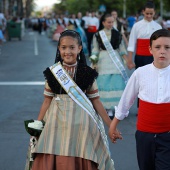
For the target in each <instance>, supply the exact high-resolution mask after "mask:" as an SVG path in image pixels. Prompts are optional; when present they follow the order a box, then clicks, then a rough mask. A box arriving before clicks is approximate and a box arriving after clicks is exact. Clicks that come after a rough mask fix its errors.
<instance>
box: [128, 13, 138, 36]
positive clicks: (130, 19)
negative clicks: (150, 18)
mask: <svg viewBox="0 0 170 170" xmlns="http://www.w3.org/2000/svg"><path fill="white" fill-rule="evenodd" d="M135 22H136V17H135V15H133V14H131V15H130V16H129V17H127V32H128V34H130V32H131V30H132V27H133V25H134V24H135Z"/></svg>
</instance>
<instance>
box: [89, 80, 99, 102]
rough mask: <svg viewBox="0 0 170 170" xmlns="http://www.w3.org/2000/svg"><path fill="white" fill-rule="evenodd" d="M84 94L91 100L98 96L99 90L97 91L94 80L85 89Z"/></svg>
mask: <svg viewBox="0 0 170 170" xmlns="http://www.w3.org/2000/svg"><path fill="white" fill-rule="evenodd" d="M86 95H87V97H88V98H89V99H91V100H93V99H96V98H99V92H98V87H97V83H96V80H95V81H94V83H93V84H92V86H91V87H90V88H89V89H88V90H87V92H86Z"/></svg>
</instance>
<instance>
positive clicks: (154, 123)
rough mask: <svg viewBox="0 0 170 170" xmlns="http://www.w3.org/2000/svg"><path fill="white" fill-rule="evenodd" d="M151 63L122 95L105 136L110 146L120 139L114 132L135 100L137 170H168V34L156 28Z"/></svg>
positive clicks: (134, 77)
mask: <svg viewBox="0 0 170 170" xmlns="http://www.w3.org/2000/svg"><path fill="white" fill-rule="evenodd" d="M149 50H150V53H151V54H152V55H153V57H154V61H153V63H151V64H148V65H146V66H143V67H139V68H138V69H137V70H135V71H134V73H133V74H132V76H131V77H130V79H129V81H128V83H127V86H126V88H125V90H124V92H123V95H122V97H121V100H120V102H119V105H118V107H116V108H115V110H116V112H115V117H114V119H113V121H112V123H111V125H110V130H109V136H110V138H111V140H112V142H113V143H115V142H116V140H117V139H122V136H121V134H120V132H119V131H118V130H117V129H116V127H117V125H118V123H119V121H120V120H123V119H124V118H125V117H127V116H128V114H129V109H130V107H131V106H132V105H133V103H134V101H135V99H136V97H138V98H139V110H138V119H137V131H136V134H135V137H136V149H137V158H138V165H139V169H140V170H168V169H170V31H169V30H166V29H160V30H157V31H155V32H154V33H153V34H152V35H151V38H150V48H149Z"/></svg>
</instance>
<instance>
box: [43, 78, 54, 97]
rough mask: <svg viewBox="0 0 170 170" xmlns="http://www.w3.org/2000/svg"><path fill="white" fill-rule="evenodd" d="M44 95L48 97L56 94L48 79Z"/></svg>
mask: <svg viewBox="0 0 170 170" xmlns="http://www.w3.org/2000/svg"><path fill="white" fill-rule="evenodd" d="M44 96H45V97H48V98H53V97H54V96H55V94H54V93H53V92H52V90H51V88H50V87H49V85H48V82H47V81H45V89H44Z"/></svg>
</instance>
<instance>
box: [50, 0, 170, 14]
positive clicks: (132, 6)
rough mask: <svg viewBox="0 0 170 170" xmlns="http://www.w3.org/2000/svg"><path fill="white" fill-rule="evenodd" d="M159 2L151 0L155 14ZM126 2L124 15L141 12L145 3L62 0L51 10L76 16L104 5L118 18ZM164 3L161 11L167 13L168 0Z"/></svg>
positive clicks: (144, 0)
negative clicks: (114, 10)
mask: <svg viewBox="0 0 170 170" xmlns="http://www.w3.org/2000/svg"><path fill="white" fill-rule="evenodd" d="M160 1H161V0H153V2H154V3H155V6H156V12H157V13H159V12H160ZM124 2H126V15H127V16H128V15H130V14H137V13H139V12H140V11H141V10H142V7H143V6H144V4H145V3H146V2H147V1H146V0H62V2H61V3H60V4H55V6H54V8H53V10H54V11H55V12H56V13H64V12H65V11H68V12H69V14H73V13H74V14H77V13H78V12H79V11H81V12H82V13H83V14H85V12H86V11H92V10H93V11H98V10H99V6H100V5H101V4H104V5H105V6H106V9H107V12H109V13H110V12H111V11H112V10H113V9H116V10H117V11H118V14H119V16H120V17H122V16H123V4H124ZM162 2H163V3H164V6H163V10H164V12H168V11H169V9H170V3H169V0H162Z"/></svg>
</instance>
